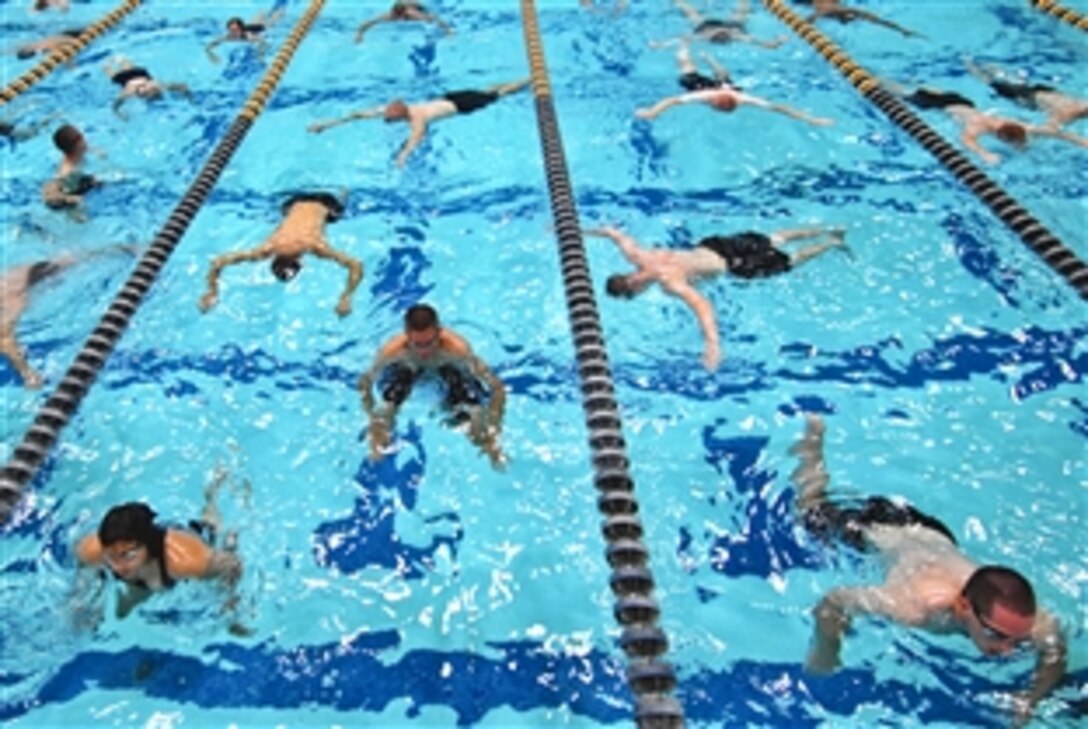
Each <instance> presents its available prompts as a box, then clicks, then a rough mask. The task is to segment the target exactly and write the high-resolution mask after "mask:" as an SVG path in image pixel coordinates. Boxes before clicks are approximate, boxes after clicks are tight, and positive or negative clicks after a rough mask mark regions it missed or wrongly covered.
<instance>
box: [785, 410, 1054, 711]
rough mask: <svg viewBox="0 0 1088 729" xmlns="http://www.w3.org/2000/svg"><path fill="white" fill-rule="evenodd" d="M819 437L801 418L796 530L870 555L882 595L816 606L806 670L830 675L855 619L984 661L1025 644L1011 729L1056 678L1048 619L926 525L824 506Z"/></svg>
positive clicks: (944, 530) (872, 505) (1002, 572)
mask: <svg viewBox="0 0 1088 729" xmlns="http://www.w3.org/2000/svg"><path fill="white" fill-rule="evenodd" d="M824 430H825V426H824V423H823V420H822V419H821V418H819V417H818V416H816V415H809V416H808V420H807V423H806V427H805V434H804V436H803V437H802V438H801V440H800V441H798V442H797V444H796V445H794V446H793V448H792V449H791V451H790V452H791V453H793V454H795V455H797V456H798V458H799V460H800V464H799V465H798V467H797V470H796V471H794V473H793V477H792V478H793V481H794V483H795V484H796V486H797V494H798V495H797V509H798V511H799V513H800V519H801V522H802V523H803V524H804V526H805V528H806V529H808V530H809V531H810V532H811V533H812V534H813V535H814V536H816V537H817V538H819V539H821V540H824V541H832V540H838V541H842V542H844V543H845V544H847V545H849V546H851V547H853V548H855V549H859V550H862V551H866V552H875V553H878V554H879V555H880V556H881V557H882V558H883V561H884V563H885V565H886V567H885V569H886V576H885V579H884V584H882V585H871V586H866V587H840V588H837V589H834V590H832V591H831V592H829V593H827V594H826V595H825V596H824V597H823V599H822V600H821V601H820V603H819V605H817V606H816V609H815V610H814V611H813V613H814V615H815V618H816V630H815V635H814V636H813V640H812V645H811V647H810V649H809V654H808V659H807V661H806V663H805V666H806V668H807V669H808V670H809V671H810V672H812V673H817V674H827V673H831V672H833V671H834V670H835V669H837V668H838V667H839V665H840V659H839V653H840V651H841V648H842V640H843V636H844V635H845V634H846V632H847V631H848V630H849V629H850V624H851V622H853V619H854V618H856V617H865V616H872V617H876V618H882V619H885V620H891V621H893V622H896V623H899V624H900V625H905V626H907V627H911V628H919V629H922V630H926V631H929V632H932V633H942V634H947V633H959V634H961V635H965V636H967V637H968V638H970V639H971V642H972V643H974V644H975V646H976V647H977V648H978V649H979V650H980V651H982V653H984V654H985V655H987V656H1005V655H1008V654H1009V653H1011V652H1012V651H1013V650H1014V649H1015V648H1016V647H1017V646H1018V645H1022V644H1025V643H1027V644H1030V645H1031V646H1032V647H1033V648H1034V649H1035V650H1036V651H1037V652H1038V661H1037V662H1036V666H1035V675H1034V677H1033V679H1032V682H1031V686H1030V688H1029V689H1028V691H1027V692H1025V693H1022V694H1019V695H1018V696H1017V697H1016V699H1015V701H1014V706H1015V711H1016V715H1017V716H1016V720H1017V725H1021V724H1023V723H1026V722H1027V721H1028V720H1030V718H1031V715H1032V713H1033V711H1034V709H1035V706H1036V705H1037V704H1038V703H1039V701H1041V700H1042V699H1043V698H1044V697H1046V696H1047V695H1048V694H1049V693H1050V692H1051V690H1052V689H1053V688H1054V687H1055V686H1056V685H1057V684H1058V682H1059V681H1061V678H1062V676H1064V675H1065V669H1066V642H1065V636H1064V635H1063V633H1062V631H1061V627H1060V625H1059V623H1058V621H1057V619H1056V618H1055V617H1054V616H1052V615H1050V614H1049V613H1047V612H1045V611H1043V610H1041V609H1039V608H1038V607H1037V605H1036V602H1035V592H1034V590H1033V589H1032V587H1031V583H1029V582H1028V581H1027V580H1026V579H1025V578H1024V577H1023V576H1022V575H1021V574H1020V573H1018V572H1016V571H1015V570H1012V569H1010V568H1008V567H1002V566H997V565H987V566H981V567H980V566H979V565H977V564H975V562H973V561H972V560H970V559H968V558H967V557H966V556H965V555H964V554H963V553H962V552H961V551H960V549H959V547H958V546H957V544H956V537H955V535H954V534H953V533H952V531H951V530H950V529H949V528H948V527H947V526H945V525H944V524H942V523H941V522H940V521H938V520H937V519H935V518H934V517H932V516H929V515H928V514H924V513H922V512H920V511H918V510H917V509H915V508H914V507H912V506H910V505H908V504H904V503H898V502H895V501H892V500H890V499H886V498H884V497H881V496H875V497H870V498H868V499H866V500H864V501H861V502H860V503H858V504H856V505H855V504H844V503H840V502H837V501H835V500H833V499H831V498H829V497H828V495H827V484H828V482H829V480H830V477H829V476H828V473H827V468H826V465H825V462H824Z"/></svg>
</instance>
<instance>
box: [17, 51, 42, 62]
mask: <svg viewBox="0 0 1088 729" xmlns="http://www.w3.org/2000/svg"><path fill="white" fill-rule="evenodd" d="M37 53H38V52H37V51H35V50H34V49H33V48H20V49H18V50H17V51H15V57H16V58H18V59H19V60H20V61H25V60H26V59H28V58H33V57H34V56H35V55H37Z"/></svg>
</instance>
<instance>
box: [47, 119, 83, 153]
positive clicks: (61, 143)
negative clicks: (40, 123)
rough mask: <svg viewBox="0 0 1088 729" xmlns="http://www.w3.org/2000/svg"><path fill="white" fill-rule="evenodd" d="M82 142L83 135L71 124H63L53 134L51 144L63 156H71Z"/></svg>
mask: <svg viewBox="0 0 1088 729" xmlns="http://www.w3.org/2000/svg"><path fill="white" fill-rule="evenodd" d="M82 140H83V134H82V133H80V131H79V130H78V129H76V128H75V127H73V126H72V125H71V124H65V125H64V126H62V127H61V128H60V129H58V130H57V131H55V132H53V144H54V145H56V147H57V149H59V150H60V151H61V152H64V153H65V154H73V153H74V152H75V151H76V149H78V147H79V143H80V142H81V141H82Z"/></svg>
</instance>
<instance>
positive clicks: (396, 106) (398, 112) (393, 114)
mask: <svg viewBox="0 0 1088 729" xmlns="http://www.w3.org/2000/svg"><path fill="white" fill-rule="evenodd" d="M407 117H408V104H406V103H404V100H403V99H393V100H392V101H390V102H389V103H388V104H386V105H385V111H383V112H382V118H383V119H385V121H400V120H401V119H406V118H407Z"/></svg>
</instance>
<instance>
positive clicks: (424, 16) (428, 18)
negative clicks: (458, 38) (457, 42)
mask: <svg viewBox="0 0 1088 729" xmlns="http://www.w3.org/2000/svg"><path fill="white" fill-rule="evenodd" d="M419 20H422V21H423V22H425V23H434V24H435V25H437V26H438V27H439V28H441V29H442V32H443V33H445V34H446V35H453V28H451V27H450V26H449V25H448V24H447V23H446V22H445V21H443V20H442V18H440V17H438V16H437V15H434V14H432V13H420V14H419Z"/></svg>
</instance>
